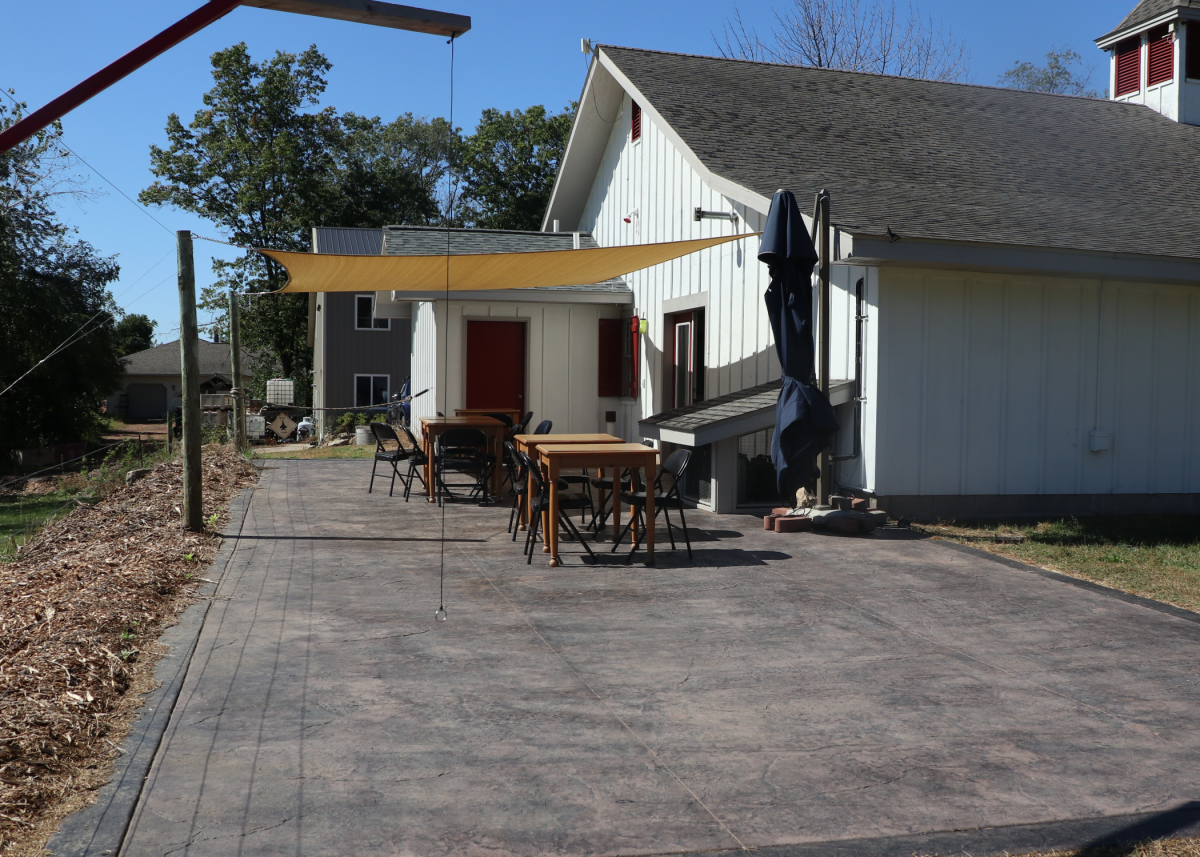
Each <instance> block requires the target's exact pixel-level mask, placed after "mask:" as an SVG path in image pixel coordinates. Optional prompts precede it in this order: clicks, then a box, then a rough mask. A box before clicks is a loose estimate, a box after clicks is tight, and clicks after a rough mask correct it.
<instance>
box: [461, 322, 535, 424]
mask: <svg viewBox="0 0 1200 857" xmlns="http://www.w3.org/2000/svg"><path fill="white" fill-rule="evenodd" d="M466 406H467V407H468V408H516V409H518V410H521V411H524V410H525V323H524V322H523V321H468V322H467V405H466Z"/></svg>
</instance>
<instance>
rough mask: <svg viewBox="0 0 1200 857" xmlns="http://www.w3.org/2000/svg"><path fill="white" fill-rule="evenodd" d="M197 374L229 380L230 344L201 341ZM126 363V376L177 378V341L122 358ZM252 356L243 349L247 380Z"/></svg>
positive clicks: (244, 374)
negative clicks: (172, 376) (217, 376)
mask: <svg viewBox="0 0 1200 857" xmlns="http://www.w3.org/2000/svg"><path fill="white" fill-rule="evenodd" d="M199 352H200V375H201V377H206V376H210V375H223V376H225V377H226V378H229V379H231V380H232V378H233V368H232V366H231V365H230V360H229V344H228V343H225V342H208V341H206V340H204V339H201V340H200V349H199ZM121 359H122V360H123V361H124V363H125V374H126V375H179V374H180V369H179V340H178V339H176V340H175V341H174V342H167V343H164V344H162V345H156V346H155V347H153V348H147V349H146V350H145V351H137V352H134V353H133V354H130V355H128V356H126V357H123V358H121ZM253 359H254V355H253V354H251V353H250V352H249V351H247V350H246V349H244V348H243V349H242V375H243V376H244V377H247V378H249V377H250V376H251V375H252V374H253V373H252V372H250V368H249V367H250V366H251V365H252V361H253Z"/></svg>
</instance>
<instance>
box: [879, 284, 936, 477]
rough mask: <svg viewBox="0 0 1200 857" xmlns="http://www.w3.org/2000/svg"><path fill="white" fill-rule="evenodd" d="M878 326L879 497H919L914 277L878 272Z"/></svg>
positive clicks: (920, 289) (921, 371)
mask: <svg viewBox="0 0 1200 857" xmlns="http://www.w3.org/2000/svg"><path fill="white" fill-rule="evenodd" d="M880 276H881V279H882V278H883V277H886V280H884V281H883V282H881V284H880V311H879V315H880V322H879V324H880V326H881V327H882V328H883V330H884V333H883V334H881V336H885V337H886V338H885V341H884V343H883V346H884V347H886V349H887V350H886V351H883V352H881V354H885V355H886V357H885V358H884V365H885V367H886V368H885V371H886V378H885V377H883V376H881V378H880V387H881V389H880V392H879V398H880V401H881V403H882V404H881V407H882V408H883V409H884V411H883V414H882V415H881V420H882V422H881V424H880V434H879V441H878V443H879V444H880V450H881V451H880V459H879V487H878V490H879V491H880V492H882V493H884V494H919V493H921V454H920V453H921V420H922V413H923V411H924V403H923V401H922V391H923V386H924V385H923V378H924V375H925V366H924V365H923V362H922V352H923V350H924V349H923V346H922V337H923V336H924V317H925V306H924V294H925V285H924V283H923V282H922V280H921V278H920V277H919V276H917V275H914V274H909V273H907V272H901V271H896V270H891V271H888V270H884V271H881V272H880Z"/></svg>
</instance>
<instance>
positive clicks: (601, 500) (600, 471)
mask: <svg viewBox="0 0 1200 857" xmlns="http://www.w3.org/2000/svg"><path fill="white" fill-rule="evenodd" d="M606 469H607V468H604V467H597V468H596V478H597V481H599V482H603V481H604V471H605V470H606ZM616 475H617V472H616V471H615V470H614V471H613V476H614V477H615V476H616ZM614 487H615V486H614ZM596 499H597V500H598V502H597V503H596V509H595V511H594V512H593V513H592V514H594V515H596V538H597V539H599V538H600V530H601V529H603V526H604V522H603V519H602V518H601V517H600V515H599V513H600V512H601V511H602V510H603V509H604V504H605V502H606V501H607V500H608V492H607V491H606V490H604V489H603V488H597V489H596Z"/></svg>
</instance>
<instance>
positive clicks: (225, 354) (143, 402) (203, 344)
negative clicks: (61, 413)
mask: <svg viewBox="0 0 1200 857" xmlns="http://www.w3.org/2000/svg"><path fill="white" fill-rule="evenodd" d="M199 356H200V392H201V393H222V392H225V391H226V390H231V389H233V386H234V385H233V370H232V368H231V365H230V354H229V343H227V342H207V341H205V340H203V339H201V340H200V346H199ZM251 359H252V355H251V354H250V353H249V352H248V351H246V350H245V349H244V348H243V349H242V377H243V384H245V383H249V381H250V380H251V378H252V377H253V375H252V373H250V372H248V371H247V369H248V367H249V366H250V365H251ZM121 361H122V362H123V363H124V364H125V376H124V377H123V378H122V379H121V389H120V390H118V391H116V392H115V393H113V394H112V395H111V396H109V397H108V403H107V404H108V412H109V413H110V414H114V413H115V414H117V415H118V416H120V417H121V418H122V419H125V420H128V421H129V422H135V423H139V422H147V421H150V420H161V419H163V417H164V416H166V413H167V411H168V410H172V409H174V408H177V407H179V406H180V405H181V404H183V398H182V396H183V376H182V373H181V371H180V357H179V340H178V339H177V340H175V341H174V342H167V343H164V344H163V345H156V346H154V347H153V348H147V349H146V350H145V351H138V352H136V353H134V354H130V355H128V356H126V357H122V358H121Z"/></svg>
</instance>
